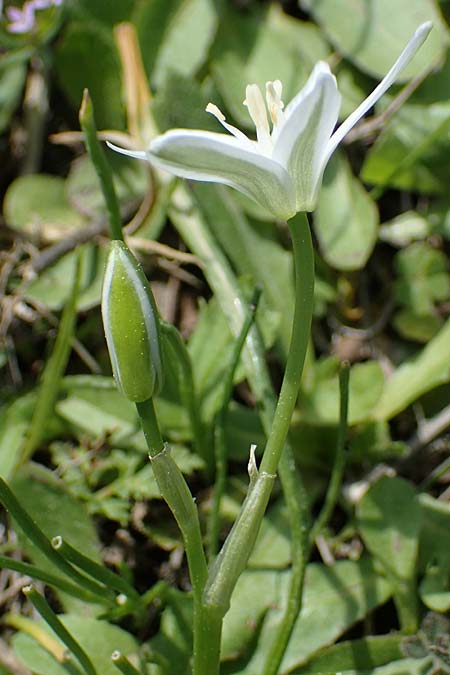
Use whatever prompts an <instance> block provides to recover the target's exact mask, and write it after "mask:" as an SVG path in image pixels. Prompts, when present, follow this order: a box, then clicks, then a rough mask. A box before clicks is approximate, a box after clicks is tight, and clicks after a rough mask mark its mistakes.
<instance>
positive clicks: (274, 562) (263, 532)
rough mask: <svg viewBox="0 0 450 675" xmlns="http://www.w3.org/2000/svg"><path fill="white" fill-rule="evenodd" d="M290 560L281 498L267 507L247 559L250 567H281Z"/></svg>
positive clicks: (289, 541)
mask: <svg viewBox="0 0 450 675" xmlns="http://www.w3.org/2000/svg"><path fill="white" fill-rule="evenodd" d="M290 562H291V538H290V528H289V521H288V517H287V511H286V506H285V504H284V502H283V501H282V500H279V501H277V502H276V503H275V504H274V505H273V506H272V507H271V508H269V509H268V511H267V514H266V516H265V517H264V520H263V522H262V524H261V529H260V530H259V533H258V537H257V539H256V542H255V546H254V548H253V552H252V554H251V556H250V560H249V561H248V566H249V567H252V568H258V567H259V568H264V569H272V570H273V569H282V568H284V567H287V566H288V565H289V563H290Z"/></svg>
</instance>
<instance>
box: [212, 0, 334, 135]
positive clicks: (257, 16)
mask: <svg viewBox="0 0 450 675" xmlns="http://www.w3.org/2000/svg"><path fill="white" fill-rule="evenodd" d="M328 51H329V50H328V47H327V45H326V43H325V41H324V40H323V37H322V35H321V33H320V31H319V30H318V29H317V26H314V25H313V24H312V23H308V22H305V21H300V20H298V19H294V18H292V17H289V16H287V15H286V14H285V13H283V12H282V11H281V10H280V9H279V8H278V7H277V6H276V5H272V6H271V8H270V9H268V10H267V11H265V10H261V11H257V10H255V11H253V12H251V13H243V12H239V11H237V10H235V9H233V8H232V7H231V5H227V7H226V9H225V12H224V13H223V15H222V17H221V23H220V30H219V32H218V37H217V40H216V42H215V44H214V48H213V52H212V74H213V77H214V81H215V84H216V86H217V88H218V90H219V92H220V94H221V96H222V98H223V100H224V101H225V103H226V106H227V109H228V110H229V112H230V113H231V114H232V116H233V117H234V119H235V120H236V121H237V122H238V123H239V124H240V125H243V126H245V127H248V128H249V129H252V130H253V128H254V127H253V124H252V122H251V119H250V117H249V115H248V111H247V110H246V108H245V107H244V106H243V105H242V101H243V99H244V97H245V87H246V85H247V84H248V83H249V82H254V83H256V84H258V85H259V86H260V87H262V88H264V86H265V83H266V82H267V81H269V80H276V79H279V80H281V81H282V83H283V86H284V90H283V100H284V102H285V103H287V102H289V101H290V99H291V98H293V97H294V96H295V94H296V93H297V92H298V91H299V89H300V87H301V86H302V85H303V84H304V82H305V81H306V78H307V76H308V75H309V71H310V70H311V69H312V66H313V65H314V63H315V62H316V61H318V60H319V59H325V58H326V57H327V56H328Z"/></svg>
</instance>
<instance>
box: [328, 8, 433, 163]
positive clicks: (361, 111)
mask: <svg viewBox="0 0 450 675" xmlns="http://www.w3.org/2000/svg"><path fill="white" fill-rule="evenodd" d="M432 27H433V24H432V23H431V21H427V22H426V23H423V24H422V25H421V26H419V28H418V29H417V30H416V32H415V33H414V35H413V36H412V38H411V40H410V41H409V42H408V44H407V45H406V47H405V49H404V50H403V51H402V53H401V54H400V56H399V57H398V59H397V61H396V62H395V63H394V65H393V66H392V68H391V69H390V71H389V72H388V73H387V75H386V76H385V77H384V78H383V79H382V80H381V82H380V84H379V85H378V87H376V88H375V89H374V90H373V92H372V93H371V94H370V95H369V96H368V97H367V98H366V99H365V100H364V101H363V102H362V103H361V105H360V106H358V107H357V108H356V110H355V111H354V112H352V114H351V115H349V117H347V119H346V120H345V122H343V123H342V124H341V126H340V127H339V128H338V129H337V130H336V131H335V133H334V134H333V135H332V137H331V139H330V141H329V143H328V147H327V151H326V156H325V164H326V162H328V160H329V158H330V156H331V155H332V153H333V152H334V151H335V150H336V148H337V146H338V145H339V143H340V142H341V141H342V139H343V138H344V136H346V135H347V134H348V132H349V131H350V129H352V128H353V127H354V126H355V124H356V123H357V122H359V120H360V119H361V117H363V115H365V114H366V112H367V111H368V110H369V109H370V108H371V107H372V106H373V105H375V103H376V102H377V101H378V99H380V98H381V97H382V96H383V94H384V93H385V92H386V91H387V90H388V89H389V87H390V86H391V85H392V84H393V83H394V82H395V80H396V79H397V77H398V75H399V74H400V73H401V71H402V70H403V69H404V68H405V66H407V65H408V63H409V62H410V61H411V59H412V58H413V56H414V55H415V53H416V52H417V50H418V49H419V47H421V46H422V44H423V43H424V42H425V40H426V38H427V37H428V34H429V32H430V30H431V29H432Z"/></svg>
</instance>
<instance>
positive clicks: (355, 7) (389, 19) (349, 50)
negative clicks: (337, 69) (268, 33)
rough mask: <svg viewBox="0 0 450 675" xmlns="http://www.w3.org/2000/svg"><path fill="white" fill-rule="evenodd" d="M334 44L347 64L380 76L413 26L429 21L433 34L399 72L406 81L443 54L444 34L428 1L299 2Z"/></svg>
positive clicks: (401, 78)
mask: <svg viewBox="0 0 450 675" xmlns="http://www.w3.org/2000/svg"><path fill="white" fill-rule="evenodd" d="M300 4H301V6H303V7H305V8H306V7H307V8H308V9H309V10H310V11H311V12H312V14H313V16H314V18H315V19H316V20H317V21H318V22H319V23H320V25H321V26H322V27H323V29H324V31H325V33H326V35H327V36H328V37H329V38H330V40H331V42H332V43H333V44H334V46H335V47H336V48H337V49H338V50H339V51H340V52H341V53H342V54H344V56H345V57H347V58H348V59H349V60H350V61H351V62H352V63H354V64H355V65H357V66H358V68H361V70H363V71H365V72H367V73H368V74H369V75H373V76H374V77H376V78H381V77H383V76H384V75H385V74H386V73H387V71H388V70H389V68H390V67H391V66H392V64H393V63H394V61H395V60H396V59H397V57H398V56H399V54H400V52H401V50H402V49H403V47H404V46H405V45H406V43H407V42H408V40H409V39H410V38H411V37H412V35H413V33H414V31H415V30H416V29H417V28H418V26H419V25H420V24H422V23H424V22H425V21H430V20H431V21H433V25H434V28H433V31H432V33H431V34H430V36H429V37H428V39H427V41H426V42H425V44H424V45H423V46H422V47H421V49H420V50H419V52H418V53H417V54H416V56H415V57H414V60H413V61H412V63H411V64H410V65H408V67H407V68H405V71H404V72H403V73H402V74H401V76H400V78H399V79H400V80H401V81H403V82H404V81H405V80H407V79H409V78H411V77H412V76H414V75H417V74H418V73H420V72H422V71H423V70H425V69H426V68H428V67H429V66H430V65H431V64H432V63H433V62H434V61H435V60H437V59H438V57H440V56H442V55H443V49H444V47H445V44H446V41H447V31H446V29H445V27H444V23H443V21H442V19H441V16H440V14H439V12H438V9H437V7H436V4H435V3H434V2H433V1H432V0H396V2H395V3H392V2H390V0H372V1H371V2H367V1H366V0H321V1H320V2H317V1H316V0H300Z"/></svg>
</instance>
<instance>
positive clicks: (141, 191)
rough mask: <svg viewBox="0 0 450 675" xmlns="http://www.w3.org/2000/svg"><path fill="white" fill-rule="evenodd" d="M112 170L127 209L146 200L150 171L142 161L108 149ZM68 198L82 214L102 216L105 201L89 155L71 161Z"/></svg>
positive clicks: (67, 190)
mask: <svg viewBox="0 0 450 675" xmlns="http://www.w3.org/2000/svg"><path fill="white" fill-rule="evenodd" d="M105 152H106V157H107V159H108V163H109V164H110V165H111V170H112V172H113V180H114V188H115V190H116V193H117V198H118V200H119V201H120V203H121V204H122V205H123V207H124V208H125V209H127V211H128V209H129V208H130V206H134V205H135V204H136V203H137V201H138V200H141V199H143V197H144V195H145V193H146V191H147V189H148V172H147V169H146V167H145V165H144V164H143V163H142V162H136V160H134V159H130V158H128V157H124V156H123V155H119V154H118V153H115V152H112V151H111V150H109V149H107V148H105ZM66 192H67V198H68V199H69V201H70V203H71V204H72V205H73V206H74V207H75V208H76V209H77V210H79V211H80V212H81V213H85V214H86V213H87V214H89V215H90V216H91V217H92V216H94V217H99V218H100V217H103V214H104V208H105V201H104V198H103V195H102V194H101V191H100V183H99V180H98V177H97V174H96V172H95V169H94V166H93V164H92V162H91V161H90V159H89V157H88V156H87V155H83V156H82V157H79V158H78V159H77V160H76V161H75V162H73V163H72V165H71V167H70V171H69V175H68V176H67V179H66Z"/></svg>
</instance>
